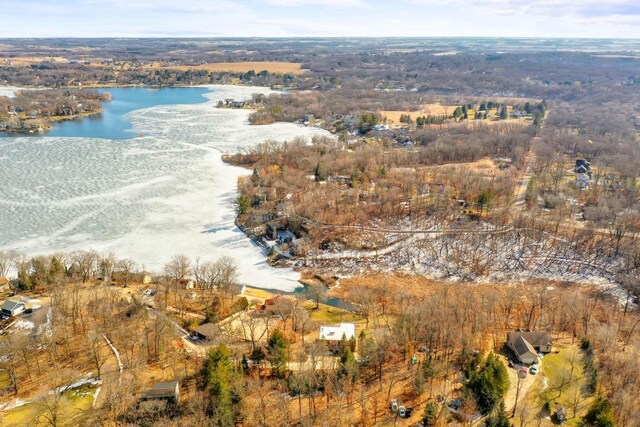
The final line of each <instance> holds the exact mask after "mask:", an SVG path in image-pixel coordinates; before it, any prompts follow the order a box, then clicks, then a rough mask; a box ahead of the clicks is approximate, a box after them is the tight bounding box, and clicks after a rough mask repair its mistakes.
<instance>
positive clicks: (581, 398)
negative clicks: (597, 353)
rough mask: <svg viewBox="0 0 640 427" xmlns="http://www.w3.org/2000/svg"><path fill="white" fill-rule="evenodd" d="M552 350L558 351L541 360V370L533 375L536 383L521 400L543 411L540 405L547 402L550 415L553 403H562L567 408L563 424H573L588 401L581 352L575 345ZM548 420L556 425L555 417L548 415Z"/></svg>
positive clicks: (553, 410) (561, 345) (553, 408)
mask: <svg viewBox="0 0 640 427" xmlns="http://www.w3.org/2000/svg"><path fill="white" fill-rule="evenodd" d="M556 350H559V352H557V353H551V354H548V355H546V356H545V357H544V358H543V359H542V363H541V365H540V367H541V371H540V373H538V375H536V377H537V378H536V382H535V384H534V385H533V386H532V387H531V389H530V392H529V394H528V395H527V397H526V398H525V399H526V401H527V404H529V405H530V406H531V407H532V408H534V409H535V412H537V411H540V410H543V406H544V404H545V403H546V402H550V404H551V414H553V415H554V414H555V412H556V403H559V404H561V405H563V406H564V407H565V408H566V409H567V422H566V423H565V424H564V425H567V426H577V425H578V421H579V417H580V416H581V415H583V413H584V412H585V411H586V409H587V408H588V406H589V404H590V403H591V400H592V396H590V395H588V394H587V393H586V391H585V390H586V378H585V376H584V355H583V353H582V351H580V349H579V348H578V346H577V345H568V344H560V345H557V346H556ZM560 389H562V391H561V390H560ZM574 407H575V413H574ZM576 414H577V417H576V416H575V415H576ZM550 423H551V424H558V423H557V422H556V420H555V416H553V417H551V421H550ZM551 424H549V423H547V424H544V425H551Z"/></svg>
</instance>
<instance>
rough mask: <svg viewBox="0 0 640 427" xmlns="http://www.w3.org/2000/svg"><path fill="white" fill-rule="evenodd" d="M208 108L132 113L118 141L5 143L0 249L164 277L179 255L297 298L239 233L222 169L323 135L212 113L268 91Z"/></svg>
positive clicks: (286, 278)
mask: <svg viewBox="0 0 640 427" xmlns="http://www.w3.org/2000/svg"><path fill="white" fill-rule="evenodd" d="M210 88H211V89H212V92H211V93H209V94H207V97H208V98H209V101H208V102H206V103H202V104H195V105H172V106H156V107H152V108H147V109H143V110H138V111H134V112H132V113H130V117H129V118H130V120H131V122H132V123H133V125H134V131H135V134H143V135H144V136H143V137H138V138H134V139H130V140H124V141H114V140H108V139H98V138H95V139H88V138H66V137H65V138H62V137H55V138H54V137H46V136H44V137H12V138H7V139H3V141H2V144H1V145H0V183H2V185H0V211H1V212H3V214H1V215H0V250H18V251H22V252H25V253H27V254H29V255H36V254H48V253H53V252H56V251H73V250H78V249H90V248H91V249H96V250H98V251H100V252H109V251H111V252H114V253H115V254H116V255H117V256H119V257H129V258H132V259H134V260H136V261H137V262H138V263H139V264H140V267H141V268H142V267H144V268H146V269H147V270H154V271H160V270H161V269H162V267H163V265H164V264H165V263H166V262H167V261H169V259H170V258H171V257H172V256H173V255H175V254H185V255H187V256H189V257H191V258H192V259H195V258H196V257H200V259H201V260H203V261H204V260H211V259H216V258H218V257H220V256H229V257H232V258H234V259H235V260H236V261H237V262H238V264H239V266H240V268H239V271H240V281H241V283H242V284H247V285H251V286H257V287H263V288H274V289H281V290H287V291H289V290H293V289H294V288H295V287H297V286H298V285H299V284H298V283H297V279H298V278H299V275H298V273H295V272H294V271H292V270H289V269H274V268H272V267H270V266H268V265H267V264H266V262H265V259H264V256H263V255H262V253H261V250H260V248H259V247H257V246H255V245H254V244H253V243H252V242H251V241H250V240H249V239H247V238H246V237H245V236H244V234H243V233H242V232H241V231H240V230H239V229H238V228H236V227H235V225H234V217H235V214H234V211H233V200H234V199H235V197H236V195H237V193H236V183H237V179H238V177H239V176H241V175H244V174H248V173H249V171H247V170H245V169H242V168H237V167H232V166H229V165H227V164H225V163H223V162H222V160H221V155H222V154H223V153H233V152H236V151H237V150H238V149H239V148H242V147H250V146H253V145H256V144H258V143H260V142H263V141H265V140H269V139H275V140H285V139H293V138H294V137H297V136H302V137H312V136H314V135H320V134H322V135H328V133H327V132H325V131H322V130H320V129H317V128H313V127H304V126H299V125H294V124H289V123H279V124H273V125H268V126H250V125H249V124H248V120H247V119H248V116H249V114H250V112H249V111H246V110H231V109H218V108H216V104H217V102H218V100H221V99H225V98H233V99H236V100H239V99H242V98H249V97H250V96H251V94H252V93H256V92H262V93H269V89H266V88H255V87H253V88H252V87H236V86H210Z"/></svg>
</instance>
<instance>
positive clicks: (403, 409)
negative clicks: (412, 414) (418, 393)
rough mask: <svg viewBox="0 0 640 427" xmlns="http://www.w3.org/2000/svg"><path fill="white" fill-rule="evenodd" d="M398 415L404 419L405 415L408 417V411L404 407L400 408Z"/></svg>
mask: <svg viewBox="0 0 640 427" xmlns="http://www.w3.org/2000/svg"><path fill="white" fill-rule="evenodd" d="M398 415H400V418H404V417H405V415H407V411H406V409H405V408H404V406H401V407H400V408H398Z"/></svg>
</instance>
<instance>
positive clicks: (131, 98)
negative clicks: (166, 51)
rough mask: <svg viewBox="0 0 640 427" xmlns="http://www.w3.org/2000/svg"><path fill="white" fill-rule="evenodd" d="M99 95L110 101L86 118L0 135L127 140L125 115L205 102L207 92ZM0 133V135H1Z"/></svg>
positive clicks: (181, 89) (184, 90) (128, 124)
mask: <svg viewBox="0 0 640 427" xmlns="http://www.w3.org/2000/svg"><path fill="white" fill-rule="evenodd" d="M100 91H101V92H109V93H111V97H112V99H111V102H105V103H104V104H103V107H104V111H103V112H102V113H100V114H95V115H92V116H88V117H82V118H78V119H75V120H67V121H64V122H59V123H55V124H53V126H52V128H51V130H49V131H48V132H46V133H45V134H44V135H42V134H35V135H34V134H15V133H11V134H9V133H4V132H0V136H11V137H16V136H51V137H58V136H61V137H81V138H107V139H117V140H123V139H129V138H133V137H135V136H136V135H135V134H134V132H133V131H132V129H131V128H132V125H131V121H130V120H129V118H128V117H127V114H128V113H130V112H132V111H135V110H142V109H144V108H149V107H155V106H158V105H178V104H183V105H184V104H199V103H203V102H206V101H207V99H206V98H205V97H204V96H203V95H204V94H205V93H207V92H211V90H210V89H207V88H202V87H177V88H162V89H150V88H143V87H126V88H122V87H119V88H106V89H100ZM2 134H4V135H2Z"/></svg>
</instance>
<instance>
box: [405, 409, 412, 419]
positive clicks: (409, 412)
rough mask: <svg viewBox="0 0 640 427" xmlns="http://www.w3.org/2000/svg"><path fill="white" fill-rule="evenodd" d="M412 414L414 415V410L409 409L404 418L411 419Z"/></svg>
mask: <svg viewBox="0 0 640 427" xmlns="http://www.w3.org/2000/svg"><path fill="white" fill-rule="evenodd" d="M411 414H413V408H407V409H405V410H404V418H411Z"/></svg>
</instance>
